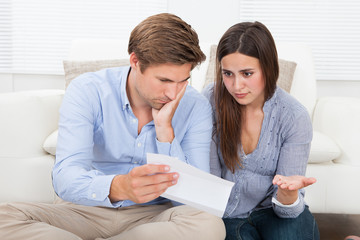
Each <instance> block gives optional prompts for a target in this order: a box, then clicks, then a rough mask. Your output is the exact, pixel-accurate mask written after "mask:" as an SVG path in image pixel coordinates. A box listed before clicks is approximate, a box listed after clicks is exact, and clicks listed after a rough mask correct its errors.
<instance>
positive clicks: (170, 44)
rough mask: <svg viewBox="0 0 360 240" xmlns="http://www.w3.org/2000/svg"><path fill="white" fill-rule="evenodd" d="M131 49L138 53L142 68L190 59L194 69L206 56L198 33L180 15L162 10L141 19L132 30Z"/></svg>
mask: <svg viewBox="0 0 360 240" xmlns="http://www.w3.org/2000/svg"><path fill="white" fill-rule="evenodd" d="M128 52H129V54H131V53H132V52H134V53H135V55H136V56H137V58H138V59H139V62H140V69H141V71H142V72H144V71H145V69H146V68H147V67H148V66H150V65H158V64H164V63H172V64H176V65H183V64H185V63H190V64H191V65H192V68H191V69H193V68H194V67H195V66H197V65H198V64H200V63H201V62H202V61H204V60H205V58H206V57H205V55H204V53H203V52H202V51H201V49H200V46H199V39H198V35H197V33H196V32H195V30H194V29H192V28H191V26H190V25H189V24H187V23H186V22H184V21H183V20H182V19H181V18H179V17H177V16H175V15H173V14H169V13H161V14H157V15H153V16H150V17H148V18H147V19H145V20H144V21H142V22H141V23H140V24H139V25H137V26H136V27H135V28H134V30H133V31H132V32H131V35H130V39H129V46H128Z"/></svg>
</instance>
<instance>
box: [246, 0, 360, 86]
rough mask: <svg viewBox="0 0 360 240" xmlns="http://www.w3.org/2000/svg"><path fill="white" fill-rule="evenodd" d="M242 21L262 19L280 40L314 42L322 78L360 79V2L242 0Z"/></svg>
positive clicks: (332, 0) (350, 0) (316, 65)
mask: <svg viewBox="0 0 360 240" xmlns="http://www.w3.org/2000/svg"><path fill="white" fill-rule="evenodd" d="M240 3H241V4H240V8H239V16H240V21H255V20H257V21H260V22H262V23H264V24H265V25H266V26H267V27H268V28H269V30H270V31H271V32H272V34H273V36H274V38H275V41H277V42H285V41H288V42H290V41H291V42H302V43H306V44H308V45H310V46H311V48H312V51H313V56H314V61H315V71H316V74H317V79H318V80H360V44H359V43H360V15H359V13H360V2H359V1H357V0H342V1H338V0H302V1H295V0H276V1H265V0H241V1H240Z"/></svg>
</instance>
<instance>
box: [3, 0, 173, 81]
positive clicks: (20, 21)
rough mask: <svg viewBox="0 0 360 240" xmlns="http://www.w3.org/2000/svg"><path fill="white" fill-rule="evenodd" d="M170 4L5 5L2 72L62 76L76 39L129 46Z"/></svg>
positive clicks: (150, 0)
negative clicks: (145, 23) (145, 22)
mask: <svg viewBox="0 0 360 240" xmlns="http://www.w3.org/2000/svg"><path fill="white" fill-rule="evenodd" d="M166 11H167V1H166V0H133V1H123V0H121V1H118V0H114V1H111V0H104V1H95V0H1V1H0V72H2V73H27V74H63V68H62V61H63V59H65V58H66V56H67V53H68V50H69V49H70V44H71V40H72V39H76V38H117V39H124V40H128V38H129V34H130V32H131V30H132V29H133V28H134V27H135V26H136V25H137V24H138V23H139V22H140V21H141V20H143V19H145V18H146V17H148V16H150V15H153V14H156V13H160V12H166Z"/></svg>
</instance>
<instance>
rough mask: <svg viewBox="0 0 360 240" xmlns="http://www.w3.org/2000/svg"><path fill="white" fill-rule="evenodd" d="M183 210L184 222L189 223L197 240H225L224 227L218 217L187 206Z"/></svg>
mask: <svg viewBox="0 0 360 240" xmlns="http://www.w3.org/2000/svg"><path fill="white" fill-rule="evenodd" d="M183 208H184V209H183V214H184V216H185V219H186V220H185V221H187V220H188V221H191V222H190V223H189V224H191V225H192V227H193V228H194V231H195V232H196V234H197V235H198V237H199V238H197V239H214V240H219V239H225V235H226V231H225V225H224V222H223V220H222V219H221V218H220V217H217V216H215V215H212V214H210V213H207V212H204V211H201V210H197V209H195V208H191V207H188V206H183Z"/></svg>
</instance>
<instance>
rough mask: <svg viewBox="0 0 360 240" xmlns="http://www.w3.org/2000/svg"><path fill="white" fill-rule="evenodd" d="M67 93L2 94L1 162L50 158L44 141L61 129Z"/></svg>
mask: <svg viewBox="0 0 360 240" xmlns="http://www.w3.org/2000/svg"><path fill="white" fill-rule="evenodd" d="M63 93H64V91H63V90H39V91H24V92H11V93H2V94H0V109H1V111H0V119H1V121H2V123H1V125H0V133H1V138H0V158H5V159H8V158H30V157H38V156H44V155H47V153H46V152H45V151H44V150H43V148H42V146H43V143H44V140H45V139H46V138H47V137H48V136H49V134H50V133H52V132H53V131H54V130H55V129H57V125H58V118H59V107H60V104H61V101H62V97H63Z"/></svg>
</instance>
